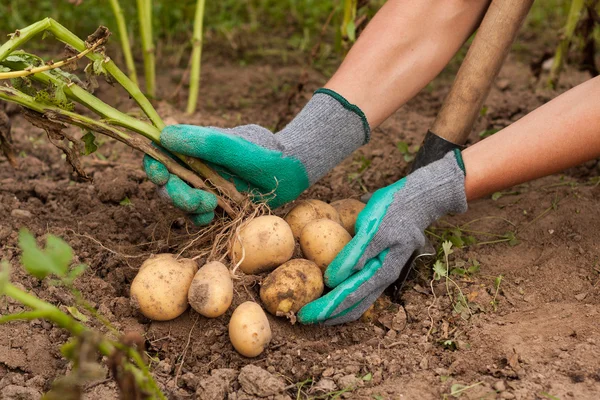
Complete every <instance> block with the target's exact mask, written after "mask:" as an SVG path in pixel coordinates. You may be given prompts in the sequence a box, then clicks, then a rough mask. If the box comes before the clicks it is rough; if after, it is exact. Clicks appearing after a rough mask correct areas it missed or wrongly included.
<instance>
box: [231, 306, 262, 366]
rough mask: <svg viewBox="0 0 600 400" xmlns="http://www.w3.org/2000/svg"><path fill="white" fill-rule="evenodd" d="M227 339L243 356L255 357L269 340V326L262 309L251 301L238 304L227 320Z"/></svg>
mask: <svg viewBox="0 0 600 400" xmlns="http://www.w3.org/2000/svg"><path fill="white" fill-rule="evenodd" d="M229 340H230V341H231V344H232V345H233V347H234V348H235V349H236V350H237V352H238V353H240V354H241V355H243V356H246V357H256V356H258V355H259V354H260V353H262V352H263V351H264V350H265V347H267V345H268V344H269V342H271V327H270V325H269V320H268V319H267V315H266V314H265V312H264V311H263V309H262V308H261V307H260V306H259V305H258V304H256V303H255V302H253V301H247V302H245V303H242V304H240V305H239V306H238V307H237V308H236V309H235V311H234V312H233V314H232V315H231V320H229Z"/></svg>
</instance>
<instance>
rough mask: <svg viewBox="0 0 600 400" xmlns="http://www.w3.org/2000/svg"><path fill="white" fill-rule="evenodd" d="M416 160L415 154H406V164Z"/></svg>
mask: <svg viewBox="0 0 600 400" xmlns="http://www.w3.org/2000/svg"><path fill="white" fill-rule="evenodd" d="M414 159H415V156H414V155H413V154H405V155H404V161H406V162H411V161H412V160H414Z"/></svg>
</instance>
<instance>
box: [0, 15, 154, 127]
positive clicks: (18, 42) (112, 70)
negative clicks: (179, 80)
mask: <svg viewBox="0 0 600 400" xmlns="http://www.w3.org/2000/svg"><path fill="white" fill-rule="evenodd" d="M45 31H48V32H50V33H52V34H53V35H54V36H55V37H56V39H57V40H59V41H61V42H63V43H65V44H67V45H69V46H71V47H73V48H74V49H75V50H77V51H79V52H82V51H84V50H85V49H87V46H86V44H85V42H84V41H83V40H81V39H80V38H79V37H77V36H76V35H75V34H74V33H72V32H71V31H69V30H68V29H67V28H65V27H64V26H62V25H61V24H59V23H58V22H56V21H55V20H53V19H52V18H45V19H43V20H41V21H38V22H36V23H33V24H31V25H29V26H28V27H26V28H23V29H20V30H17V31H16V32H15V33H14V34H13V35H12V37H11V39H9V40H8V41H7V42H6V43H4V44H3V45H2V46H0V61H2V60H4V59H5V58H6V57H8V55H10V53H12V52H13V51H14V50H15V49H16V48H18V47H19V46H22V45H23V44H25V43H27V42H28V41H29V40H30V39H32V38H33V37H35V36H37V35H39V34H41V33H43V32H45ZM86 57H87V58H89V59H90V60H92V61H97V60H102V61H103V62H104V64H103V66H104V69H105V70H106V71H107V72H108V73H109V74H110V75H111V76H112V77H113V78H114V79H115V80H116V81H117V82H118V83H119V84H120V85H121V86H123V88H124V89H125V90H126V91H127V93H129V95H130V96H131V97H132V98H133V99H134V100H135V101H136V102H137V103H138V105H139V106H140V108H141V109H142V111H143V112H144V113H145V114H146V115H147V116H148V118H149V119H150V121H152V123H153V124H154V126H155V127H156V128H158V129H159V130H162V129H163V128H164V127H165V123H164V122H163V120H162V119H161V118H160V116H159V115H158V113H157V112H156V110H155V109H154V107H152V104H150V101H149V100H148V99H147V98H146V96H144V94H143V93H142V91H141V90H140V88H139V87H138V86H137V85H136V84H135V83H133V82H132V81H131V79H129V78H128V77H127V75H125V73H124V72H123V71H121V70H120V69H119V67H117V65H116V64H115V63H114V62H113V61H112V60H111V59H110V58H109V57H106V56H104V55H102V54H98V53H93V52H92V53H88V54H86Z"/></svg>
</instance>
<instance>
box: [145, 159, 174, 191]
mask: <svg viewBox="0 0 600 400" xmlns="http://www.w3.org/2000/svg"><path fill="white" fill-rule="evenodd" d="M143 165H144V171H145V172H146V175H147V176H148V179H149V180H150V182H152V183H154V184H155V185H158V186H163V185H166V184H167V182H168V181H169V176H170V173H169V170H168V169H167V167H165V166H164V164H163V163H161V162H158V161H156V160H155V159H154V158H152V157H150V156H149V155H147V154H146V155H145V156H144V161H143Z"/></svg>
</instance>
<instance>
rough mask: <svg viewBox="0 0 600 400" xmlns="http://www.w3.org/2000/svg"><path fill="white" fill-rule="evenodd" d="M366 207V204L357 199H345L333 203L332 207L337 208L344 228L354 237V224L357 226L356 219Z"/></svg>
mask: <svg viewBox="0 0 600 400" xmlns="http://www.w3.org/2000/svg"><path fill="white" fill-rule="evenodd" d="M365 205H366V204H365V203H363V202H362V201H359V200H355V199H344V200H338V201H334V202H333V203H331V206H332V207H333V208H335V209H336V211H337V212H338V214H339V215H340V220H341V221H342V226H343V227H344V229H346V230H347V231H348V233H349V234H351V235H352V236H354V224H356V217H358V213H360V212H361V211H362V209H363V208H365Z"/></svg>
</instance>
